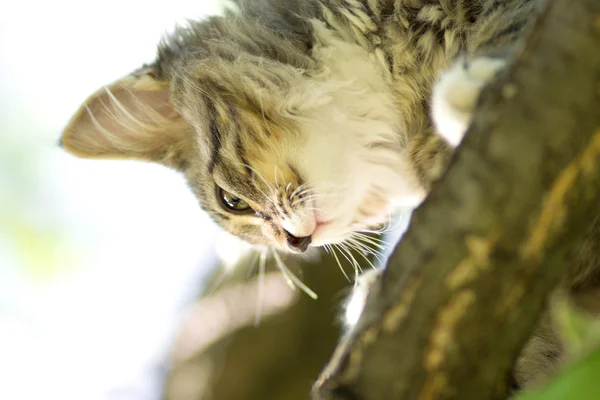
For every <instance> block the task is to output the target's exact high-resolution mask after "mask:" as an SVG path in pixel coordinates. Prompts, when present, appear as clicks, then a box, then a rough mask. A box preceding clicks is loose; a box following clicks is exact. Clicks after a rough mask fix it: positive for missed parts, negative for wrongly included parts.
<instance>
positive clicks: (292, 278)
mask: <svg viewBox="0 0 600 400" xmlns="http://www.w3.org/2000/svg"><path fill="white" fill-rule="evenodd" d="M271 252H272V253H273V257H274V258H275V262H276V263H277V267H279V270H280V271H281V273H282V275H283V276H284V278H286V281H287V282H288V285H290V284H291V286H290V287H291V288H292V289H294V288H295V287H299V288H300V289H301V290H302V291H303V292H304V293H306V294H307V295H309V296H310V297H311V298H312V299H313V300H316V299H317V298H318V297H319V296H317V294H316V293H315V292H313V291H312V290H311V289H310V288H309V287H308V286H306V285H305V284H304V282H302V281H301V280H300V279H298V277H297V276H296V275H294V274H293V273H292V271H290V270H289V269H288V267H287V266H286V265H285V263H284V262H283V260H282V259H281V257H280V256H279V254H278V253H277V251H276V250H275V249H273V248H271ZM294 285H295V286H294Z"/></svg>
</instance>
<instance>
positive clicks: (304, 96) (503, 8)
mask: <svg viewBox="0 0 600 400" xmlns="http://www.w3.org/2000/svg"><path fill="white" fill-rule="evenodd" d="M236 4H237V10H235V11H228V12H227V13H226V14H225V15H224V16H219V17H211V18H208V19H206V20H204V21H199V22H190V24H189V26H186V27H182V28H180V29H178V30H177V31H176V32H175V33H174V34H173V35H171V36H169V37H168V38H166V39H165V40H164V41H163V42H162V43H161V44H160V46H159V51H158V58H157V60H156V62H155V63H154V64H153V65H151V66H146V67H144V68H143V69H142V70H140V71H137V72H136V73H134V74H133V75H131V76H129V77H126V78H124V79H122V80H119V81H117V82H115V83H113V84H112V85H110V86H109V87H108V88H107V89H108V90H104V91H100V92H99V93H97V94H95V95H94V96H92V97H91V98H90V99H88V100H87V101H86V103H85V104H84V106H83V107H82V110H84V109H85V112H83V111H80V112H79V113H78V114H77V115H76V116H75V117H74V118H73V120H72V121H71V123H70V124H69V126H68V127H67V129H66V130H65V134H64V136H63V146H64V147H65V148H67V149H68V150H70V151H72V152H74V153H76V154H79V155H81V156H86V157H96V156H100V157H128V158H139V159H145V160H150V161H157V162H162V163H164V164H166V165H168V166H170V167H174V168H177V169H180V170H181V171H182V172H183V173H184V174H185V175H186V176H187V178H188V180H189V183H190V187H191V188H192V189H193V190H194V192H195V193H196V195H197V196H198V198H199V200H200V202H201V204H202V206H203V208H204V209H205V210H207V211H208V212H209V213H210V214H211V215H212V216H213V218H214V219H215V220H216V221H217V222H218V223H219V224H220V225H221V226H222V227H223V228H224V229H226V230H227V231H229V232H231V233H233V234H235V235H237V236H239V237H241V238H243V239H245V240H247V241H248V242H251V243H255V244H270V245H276V246H279V247H280V248H284V249H289V246H288V245H287V243H286V237H287V234H288V233H290V234H292V235H294V236H299V237H300V236H308V235H311V236H312V245H314V246H318V245H323V244H328V243H336V242H341V241H343V240H345V239H346V238H348V236H349V235H350V234H352V232H354V231H359V230H364V229H367V228H369V227H372V226H374V225H377V224H380V223H382V222H385V221H386V220H387V218H389V215H391V214H392V213H394V212H396V211H398V210H400V209H402V208H414V207H415V206H417V205H418V204H419V203H420V202H421V201H422V200H423V198H424V197H425V195H426V193H427V192H428V190H429V188H430V187H431V184H432V182H434V181H435V180H436V179H437V178H438V177H439V176H440V174H441V173H442V171H443V166H444V164H445V160H446V158H447V157H448V155H449V153H450V151H451V148H452V146H453V145H455V144H456V143H457V142H458V141H459V140H460V137H461V135H462V131H460V132H458V134H457V133H456V132H452V133H448V134H447V135H446V134H445V132H444V130H443V129H441V130H440V133H442V135H441V136H440V135H437V134H435V132H434V129H433V123H432V121H431V118H430V107H429V104H430V99H431V93H432V90H433V87H434V83H435V82H436V81H437V80H438V78H439V76H440V74H441V73H442V71H444V70H445V69H446V68H448V67H449V66H450V64H451V63H452V61H453V60H454V59H455V58H456V57H457V56H459V55H463V56H466V57H468V58H473V57H477V56H482V55H486V56H494V57H498V56H505V55H506V54H507V53H508V52H509V51H510V48H511V46H512V45H513V44H514V41H515V39H516V38H517V37H518V36H519V33H520V32H521V31H522V30H523V28H524V27H525V25H526V23H527V21H528V15H529V14H530V12H531V9H532V1H528V0H519V1H515V0H512V1H511V0H508V1H495V0H479V1H475V0H437V1H434V0H396V1H391V0H390V1H387V0H302V1H297V0H238V1H237V2H236ZM140 82H144V85H141V83H140ZM459 83H460V82H459ZM484 84H485V82H481V85H480V86H483V85H484ZM444 87H450V88H453V87H456V85H455V84H453V83H452V81H451V82H450V84H448V85H445V86H444ZM124 89H125V90H124ZM477 90H479V88H478V89H477ZM113 93H114V95H113ZM440 93H441V94H440V95H439V96H438V97H437V98H439V99H441V103H440V104H442V106H441V108H440V110H441V111H437V109H434V116H436V115H440V120H442V121H443V120H445V119H447V118H454V114H453V112H454V111H455V109H454V108H452V107H454V105H453V104H452V101H450V102H447V101H446V98H448V97H450V98H452V96H454V97H456V93H454V92H451V93H449V94H446V93H442V92H440ZM477 94H478V92H474V93H472V94H471V97H473V98H474V99H476V98H477ZM459 97H461V96H459ZM166 99H168V104H165V101H166ZM434 103H435V102H434ZM446 103H448V104H450V106H451V107H450V109H448V110H447V109H446V108H444V107H445V105H446ZM435 104H437V103H435ZM435 104H434V105H435ZM468 107H471V105H470V104H469V105H467V108H468ZM157 109H160V111H159V112H157V111H156V110H157ZM460 111H461V112H462V111H464V110H460ZM436 113H437V114H436ZM157 114H158V117H160V118H156V115H157ZM153 115H154V116H155V118H153V117H152V116H153ZM461 115H463V117H464V118H463V119H464V120H465V121H466V122H464V121H463V125H465V124H468V120H469V117H470V109H467V110H466V113H463V114H461ZM448 116H449V117H448ZM165 117H167V118H165ZM159 120H160V121H159ZM443 125H444V126H445V125H446V124H445V122H444V124H443ZM461 126H462V125H461ZM463 130H464V129H463ZM455 131H456V129H455ZM219 188H223V189H225V190H227V191H228V192H231V193H233V194H235V195H236V196H238V197H239V198H241V199H243V200H244V201H245V202H247V203H248V204H249V205H250V206H251V207H252V208H253V209H254V211H255V212H254V213H248V214H232V213H231V212H229V211H228V210H227V209H226V208H224V207H223V204H222V202H221V200H220V199H219V198H218V196H217V193H218V190H219ZM292 195H294V196H296V197H297V196H298V195H301V197H302V199H299V198H294V196H292Z"/></svg>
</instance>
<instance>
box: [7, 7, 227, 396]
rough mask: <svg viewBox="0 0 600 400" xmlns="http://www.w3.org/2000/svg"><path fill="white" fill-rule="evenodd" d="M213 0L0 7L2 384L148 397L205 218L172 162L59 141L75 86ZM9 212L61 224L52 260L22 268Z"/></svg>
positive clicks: (208, 239) (207, 232) (202, 248)
mask: <svg viewBox="0 0 600 400" xmlns="http://www.w3.org/2000/svg"><path fill="white" fill-rule="evenodd" d="M216 3H217V0H200V1H198V0H196V1H191V0H190V1H185V0H170V1H168V2H167V3H163V4H161V5H160V6H156V5H155V4H157V3H152V2H142V1H115V0H109V1H104V2H95V3H91V2H75V1H66V0H54V1H51V2H46V1H26V0H25V1H18V2H11V4H10V8H9V6H8V5H5V6H4V7H3V11H2V13H0V382H1V384H0V398H2V399H15V400H21V399H41V398H44V399H61V400H70V399H73V400H75V399H77V400H80V399H86V400H94V399H128V400H136V399H140V400H141V399H144V400H146V399H148V400H150V399H152V400H153V399H157V398H158V396H159V392H158V390H160V386H159V384H160V382H159V381H156V380H155V378H156V376H153V374H155V375H156V374H160V372H161V371H160V370H157V369H156V368H157V367H159V366H158V365H157V363H159V362H161V361H162V359H163V357H164V351H165V350H164V347H165V346H166V345H167V344H168V343H169V340H170V338H171V335H172V333H173V329H174V328H175V327H176V323H177V321H178V318H179V314H178V312H180V311H181V310H182V306H183V304H184V303H185V301H186V300H189V299H190V298H191V296H193V294H194V290H196V289H197V287H198V286H199V282H200V279H201V275H202V274H203V273H205V272H206V271H204V270H203V269H202V268H200V267H199V266H198V265H199V263H201V262H204V263H208V264H210V261H212V260H213V259H214V252H212V250H211V249H212V248H213V239H212V238H213V237H214V233H215V227H214V226H213V225H212V223H211V222H210V221H209V220H208V217H207V216H206V215H205V214H203V213H202V212H201V211H200V210H199V207H198V205H197V202H196V200H195V199H194V198H193V196H192V195H191V193H190V192H189V191H188V189H187V187H186V185H185V183H184V182H183V180H182V179H181V177H179V176H178V175H177V174H176V173H174V172H171V171H169V170H167V169H165V168H162V167H159V166H154V165H147V164H142V163H135V162H124V161H121V162H109V161H85V160H80V159H76V158H74V157H71V156H69V155H67V154H65V153H64V152H62V151H61V150H60V149H58V148H57V146H56V143H57V139H58V137H59V134H60V131H61V129H62V127H63V126H64V125H65V124H66V122H67V121H68V119H69V118H70V116H71V115H72V113H73V112H74V111H75V110H76V109H77V107H78V106H79V104H80V103H81V101H82V100H83V99H84V98H85V97H87V96H88V95H89V94H91V93H92V92H93V91H94V90H96V89H97V88H99V87H100V86H102V85H104V84H107V83H109V82H110V81H112V80H114V79H116V78H119V77H121V76H123V75H125V74H127V73H128V72H130V71H131V70H133V69H135V68H137V67H139V66H140V65H141V64H142V63H144V62H148V61H151V60H152V59H153V57H154V53H155V48H156V43H157V42H158V40H159V38H160V37H161V35H162V34H163V33H164V32H165V31H166V30H170V29H171V28H172V27H173V26H174V24H175V22H176V21H180V22H183V21H184V20H185V19H186V18H195V17H199V16H201V15H204V14H210V13H216V12H218V10H219V8H218V6H217V4H216ZM3 157H4V159H3ZM10 157H12V160H13V161H11V162H12V164H11V163H10V162H9V161H10V160H9V158H10ZM15 160H16V162H17V163H18V162H21V163H22V165H21V167H22V169H23V170H25V172H26V174H25V175H23V176H21V175H18V174H17V170H16V169H15V168H13V167H12V165H14V161H15ZM24 177H25V178H24ZM3 218H4V219H3ZM3 221H4V222H5V224H4V226H3ZM6 221H13V222H14V221H17V223H18V222H19V221H27V223H28V224H30V225H31V226H33V227H35V228H36V229H37V228H39V229H40V230H42V231H43V230H44V229H46V228H47V227H48V226H50V227H52V226H56V227H58V228H59V229H60V231H61V235H62V236H64V240H61V241H59V242H57V245H56V246H59V244H60V245H61V246H66V247H65V248H68V250H69V251H68V252H67V251H65V252H64V253H65V254H69V257H66V256H65V257H64V259H61V253H60V248H59V247H56V248H52V249H51V250H52V251H54V252H55V253H58V255H57V256H56V257H55V258H56V259H58V260H59V261H60V263H61V264H64V265H61V267H62V272H60V273H57V274H54V275H52V277H51V278H46V279H44V280H35V279H34V278H32V276H31V275H30V274H28V270H27V269H26V268H25V266H24V265H23V263H24V261H23V260H22V258H20V257H19V256H18V254H17V253H16V250H15V241H14V237H13V236H14V235H13V231H11V230H10V226H8V228H7V225H8V224H7V223H6ZM50 246H52V244H50ZM32 251H35V250H32ZM34 256H35V254H34ZM159 377H160V376H159Z"/></svg>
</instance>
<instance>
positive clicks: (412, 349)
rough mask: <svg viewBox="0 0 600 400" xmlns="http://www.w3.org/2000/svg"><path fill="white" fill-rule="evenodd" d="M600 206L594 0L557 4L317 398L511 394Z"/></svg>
mask: <svg viewBox="0 0 600 400" xmlns="http://www.w3.org/2000/svg"><path fill="white" fill-rule="evenodd" d="M599 198H600V3H598V1H597V0H577V1H575V0H554V1H552V2H550V3H549V4H548V6H547V8H546V9H545V10H544V11H543V13H542V15H541V16H540V18H539V21H538V22H537V24H536V25H535V27H534V29H533V30H532V32H531V35H530V36H529V37H528V38H527V40H526V42H525V43H524V44H523V46H522V48H521V49H520V51H519V52H518V55H517V57H516V59H515V60H514V62H513V64H512V67H511V68H509V70H508V71H506V73H505V74H504V75H503V76H502V77H500V79H499V80H498V83H497V84H495V85H492V87H490V88H488V89H487V90H486V91H485V92H484V93H483V95H482V98H481V101H480V107H479V108H478V112H477V115H476V119H475V121H474V124H473V126H472V129H471V130H470V132H469V133H468V135H467V137H466V139H465V141H464V143H463V145H462V146H461V148H460V149H459V150H458V151H457V154H456V156H455V157H454V160H453V161H452V163H451V165H450V167H449V170H448V173H447V175H446V176H445V177H444V179H443V180H442V181H441V182H440V183H439V185H438V186H437V187H435V188H434V190H433V191H432V193H431V194H430V196H429V198H428V200H427V201H426V203H425V204H424V205H423V206H422V207H421V208H420V209H418V210H417V211H416V212H415V214H414V217H413V220H412V223H411V228H410V230H409V231H408V233H407V234H406V235H405V237H404V239H403V240H402V242H401V243H400V244H399V245H398V247H397V248H396V250H395V252H394V255H393V256H392V258H391V260H390V262H389V265H388V268H387V270H386V271H385V273H384V276H383V279H382V286H381V290H380V292H379V294H378V296H377V301H371V299H370V300H369V303H368V308H367V310H366V312H365V313H364V314H363V316H364V318H363V319H361V321H360V322H359V325H358V329H357V332H355V334H354V335H353V336H351V337H347V338H345V339H344V340H343V341H342V342H341V344H340V345H339V346H338V348H337V349H336V351H335V353H334V356H333V357H332V359H331V361H330V363H329V365H328V366H327V368H326V369H325V370H324V371H323V373H322V375H321V377H320V378H319V380H318V382H317V383H316V385H315V388H314V397H315V398H318V399H361V400H369V399H373V400H375V399H377V400H380V399H386V400H387V399H465V398H469V399H470V398H477V399H491V398H499V397H501V396H503V395H504V393H505V391H506V387H505V384H504V382H505V377H506V376H507V374H508V373H509V371H510V368H511V366H512V364H513V363H514V360H515V359H516V357H517V355H518V353H519V350H520V349H521V348H522V346H523V344H524V343H525V341H526V340H527V338H528V337H529V335H530V334H531V332H532V329H533V326H534V324H535V322H536V320H537V318H538V317H539V314H540V312H541V311H542V309H543V306H544V302H545V299H546V298H547V296H548V294H549V293H550V292H551V291H552V290H553V289H554V288H555V287H556V285H557V284H558V283H559V281H560V279H561V278H562V277H563V276H564V274H565V270H566V266H567V265H568V264H569V263H570V262H571V261H572V259H573V258H574V257H575V254H576V251H577V249H578V248H579V247H580V246H581V243H582V242H583V239H584V236H585V232H586V231H587V229H588V227H589V226H590V224H591V221H592V220H593V218H594V217H595V216H596V215H598V214H600V206H599V205H598V199H599Z"/></svg>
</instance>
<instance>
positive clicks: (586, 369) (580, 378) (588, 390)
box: [518, 347, 600, 400]
mask: <svg viewBox="0 0 600 400" xmlns="http://www.w3.org/2000/svg"><path fill="white" fill-rule="evenodd" d="M599 376H600V347H598V348H596V349H595V350H594V351H593V352H592V353H590V354H589V355H588V356H587V357H585V358H584V359H582V360H581V361H580V362H579V363H577V364H575V365H572V366H570V367H569V368H567V369H566V370H565V371H563V372H562V373H561V374H559V375H558V376H557V378H556V379H554V380H553V381H552V382H550V384H549V385H547V386H545V387H544V388H542V389H539V390H536V391H533V392H530V393H525V394H523V395H522V396H519V397H518V400H569V399H573V400H597V399H598V398H600V379H598V378H599Z"/></svg>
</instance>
